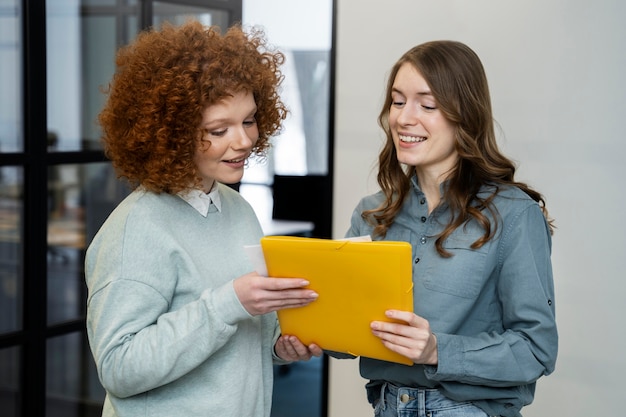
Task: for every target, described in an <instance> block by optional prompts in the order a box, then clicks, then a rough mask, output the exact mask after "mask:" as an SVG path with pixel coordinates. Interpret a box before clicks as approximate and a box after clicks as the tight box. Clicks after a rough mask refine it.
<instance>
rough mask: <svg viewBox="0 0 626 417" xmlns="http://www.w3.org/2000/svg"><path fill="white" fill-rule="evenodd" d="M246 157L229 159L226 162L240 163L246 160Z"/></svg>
mask: <svg viewBox="0 0 626 417" xmlns="http://www.w3.org/2000/svg"><path fill="white" fill-rule="evenodd" d="M245 159H246V158H239V159H229V160H226V162H228V163H230V164H237V163H239V162H241V161H244V160H245Z"/></svg>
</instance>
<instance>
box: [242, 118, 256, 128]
mask: <svg viewBox="0 0 626 417" xmlns="http://www.w3.org/2000/svg"><path fill="white" fill-rule="evenodd" d="M255 124H256V118H255V117H251V118H249V119H246V120H244V121H243V125H244V126H254V125H255Z"/></svg>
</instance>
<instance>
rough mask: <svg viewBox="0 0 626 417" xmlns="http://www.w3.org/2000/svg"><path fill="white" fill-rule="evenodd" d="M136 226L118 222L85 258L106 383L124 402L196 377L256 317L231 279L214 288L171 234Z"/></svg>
mask: <svg viewBox="0 0 626 417" xmlns="http://www.w3.org/2000/svg"><path fill="white" fill-rule="evenodd" d="M137 217H140V218H141V216H137ZM144 217H145V216H144ZM137 224H141V221H138V220H137V219H135V221H134V222H133V226H132V227H133V228H132V230H129V228H130V226H128V223H127V222H126V217H124V216H121V215H120V216H119V218H118V217H114V218H112V219H111V220H110V221H109V223H108V224H107V225H106V226H105V227H104V229H103V230H102V231H101V233H100V234H99V236H97V237H96V238H95V239H94V242H93V243H92V245H91V246H90V248H89V250H88V252H87V256H86V275H87V282H88V287H89V291H90V294H89V298H88V306H87V332H88V336H89V341H90V345H91V349H92V352H93V355H94V359H95V361H96V365H97V369H98V373H99V377H100V380H101V383H102V385H103V386H104V388H105V389H106V390H107V391H108V392H109V393H111V394H112V395H114V396H116V397H119V398H126V397H129V396H133V395H136V394H139V393H142V392H146V391H149V390H152V389H154V388H157V387H161V386H163V385H165V384H168V383H170V382H172V381H175V380H177V379H178V378H181V377H182V376H183V375H186V374H188V373H190V372H192V371H193V370H195V369H196V368H198V366H200V365H201V364H203V363H205V362H206V361H207V360H210V359H211V357H212V356H213V355H215V353H216V352H218V351H220V349H221V348H222V347H224V345H225V344H226V343H228V342H229V341H230V340H232V338H234V337H235V336H234V335H235V333H236V332H237V329H238V328H239V326H241V323H242V321H244V320H245V321H249V320H251V316H250V315H249V313H248V312H247V311H246V310H245V309H244V307H243V306H242V305H241V303H240V302H239V299H238V298H237V296H236V294H235V290H234V287H233V281H232V279H229V278H223V279H222V281H221V282H220V283H219V284H215V285H209V284H208V282H207V281H206V280H207V277H206V276H203V274H206V271H204V270H203V271H196V270H194V269H193V268H192V266H190V265H191V261H190V258H189V254H188V253H186V252H185V251H184V250H182V249H180V248H178V246H176V245H177V243H170V242H169V240H168V239H167V238H166V235H167V229H164V228H163V227H157V226H156V225H155V224H154V222H152V223H149V222H148V224H144V225H141V226H137ZM215 262H216V261H214V263H215ZM220 271H221V270H220ZM218 272H219V271H218ZM216 274H217V272H216ZM199 287H201V288H202V289H200V290H198V291H197V292H196V290H197V288H199ZM174 303H177V304H174Z"/></svg>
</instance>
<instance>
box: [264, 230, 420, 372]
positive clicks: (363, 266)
mask: <svg viewBox="0 0 626 417" xmlns="http://www.w3.org/2000/svg"><path fill="white" fill-rule="evenodd" d="M261 247H262V249H263V256H264V258H265V263H266V266H267V271H268V275H269V276H271V277H278V278H280V277H287V278H305V279H307V280H308V281H309V282H310V284H309V288H311V289H313V290H315V291H316V292H317V293H318V294H319V298H318V299H317V300H316V301H314V302H312V303H311V304H309V305H307V306H305V307H300V308H292V309H285V310H279V311H278V312H277V314H278V320H279V322H280V326H281V331H282V333H283V334H289V335H295V336H297V337H298V338H299V339H300V340H301V341H302V342H303V343H304V344H311V343H315V344H317V345H319V346H320V347H321V348H323V349H325V350H330V351H336V352H343V353H349V354H351V355H354V356H365V357H369V358H373V359H379V360H384V361H390V362H397V363H402V364H405V365H412V364H413V363H412V362H411V360H409V359H408V358H406V357H405V356H402V355H400V354H398V353H395V352H393V351H391V350H389V349H387V348H386V347H385V346H384V345H383V344H382V342H381V340H380V339H379V338H378V337H376V336H374V335H373V334H372V332H371V329H370V323H371V322H372V321H374V320H378V321H386V322H391V321H392V320H390V319H388V318H387V317H386V316H385V311H386V310H388V309H397V310H403V311H413V280H412V262H411V245H410V244H409V243H408V242H397V241H372V242H354V241H344V240H331V239H316V238H306V237H294V236H266V237H263V238H262V239H261Z"/></svg>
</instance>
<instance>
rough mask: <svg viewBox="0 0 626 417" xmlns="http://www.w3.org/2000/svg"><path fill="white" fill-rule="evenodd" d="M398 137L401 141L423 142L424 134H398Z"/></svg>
mask: <svg viewBox="0 0 626 417" xmlns="http://www.w3.org/2000/svg"><path fill="white" fill-rule="evenodd" d="M398 138H399V139H400V140H401V141H402V142H406V143H418V142H424V141H425V140H426V138H425V137H424V136H409V135H398Z"/></svg>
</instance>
